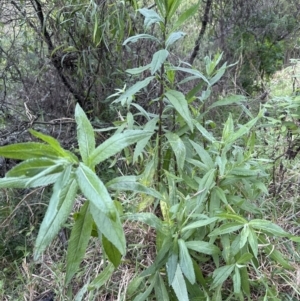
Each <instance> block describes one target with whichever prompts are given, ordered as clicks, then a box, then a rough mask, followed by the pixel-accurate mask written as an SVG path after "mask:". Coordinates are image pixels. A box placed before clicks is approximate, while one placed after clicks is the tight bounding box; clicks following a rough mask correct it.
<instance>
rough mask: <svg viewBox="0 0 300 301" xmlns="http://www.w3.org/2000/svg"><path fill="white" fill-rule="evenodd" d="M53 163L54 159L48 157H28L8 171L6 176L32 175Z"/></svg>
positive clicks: (54, 162)
mask: <svg viewBox="0 0 300 301" xmlns="http://www.w3.org/2000/svg"><path fill="white" fill-rule="evenodd" d="M55 164H56V161H55V160H53V159H49V158H33V159H28V160H26V161H24V162H21V163H19V164H18V165H16V166H15V167H13V168H12V169H11V170H10V171H8V172H7V174H6V177H22V176H25V177H33V176H36V175H37V174H39V173H40V172H42V171H44V170H45V169H47V168H49V167H51V166H54V165H55Z"/></svg>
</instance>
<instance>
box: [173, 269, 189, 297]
mask: <svg viewBox="0 0 300 301" xmlns="http://www.w3.org/2000/svg"><path fill="white" fill-rule="evenodd" d="M171 285H172V288H173V290H174V292H175V294H176V296H177V298H178V300H180V301H189V297H188V292H187V288H186V284H185V280H184V278H183V275H182V272H181V269H180V266H179V264H178V265H177V269H176V273H175V276H174V279H173V282H172V284H171Z"/></svg>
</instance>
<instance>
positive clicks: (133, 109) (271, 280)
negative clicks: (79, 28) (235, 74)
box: [0, 1, 300, 301]
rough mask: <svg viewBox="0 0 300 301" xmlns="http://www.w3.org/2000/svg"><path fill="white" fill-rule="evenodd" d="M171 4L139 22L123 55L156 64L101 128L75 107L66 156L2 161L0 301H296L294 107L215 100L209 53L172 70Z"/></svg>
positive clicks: (20, 152) (46, 146)
mask: <svg viewBox="0 0 300 301" xmlns="http://www.w3.org/2000/svg"><path fill="white" fill-rule="evenodd" d="M179 3H180V1H167V2H161V1H157V2H156V4H157V11H155V10H153V9H140V10H139V12H140V13H141V15H142V16H143V17H144V25H145V34H139V35H135V36H132V37H130V38H128V39H126V40H125V41H124V43H123V46H126V47H128V48H130V47H131V46H132V44H133V43H136V42H138V41H139V40H144V39H146V40H151V41H155V46H156V51H155V52H154V54H153V56H152V58H151V60H150V61H149V62H148V64H146V65H141V66H138V67H137V68H131V69H127V70H126V72H127V73H128V74H130V76H131V78H130V81H131V82H132V85H129V86H124V87H120V88H119V89H117V90H116V93H115V94H113V95H112V96H111V97H110V99H113V100H114V101H113V102H112V106H117V107H118V110H119V112H120V113H119V114H120V116H121V117H120V120H118V121H117V122H114V123H113V126H111V127H109V128H106V129H101V130H99V129H98V130H97V129H94V128H93V126H92V124H91V123H90V121H89V119H88V117H87V115H86V113H85V112H84V111H83V110H82V108H81V107H80V106H79V105H78V104H77V106H76V109H75V122H76V125H77V143H78V145H77V146H76V147H74V149H73V150H72V152H71V151H70V150H67V149H64V148H63V147H61V145H60V144H59V143H58V141H57V140H56V139H54V138H52V137H51V136H49V135H45V134H42V133H41V132H38V131H35V130H30V134H31V135H32V138H31V139H33V141H34V142H32V141H31V142H27V143H21V144H12V145H8V146H3V147H1V148H0V155H1V156H4V157H7V158H11V159H14V160H19V161H18V162H16V163H17V165H15V166H14V167H12V168H11V169H10V170H9V171H8V172H7V173H6V176H5V177H4V178H2V179H1V181H0V187H1V188H3V190H2V192H1V198H2V199H1V201H2V204H4V205H3V206H2V207H1V211H0V219H1V228H2V230H3V231H1V235H2V237H1V238H2V239H1V243H0V252H1V255H2V262H1V266H2V269H1V271H0V273H1V274H0V275H1V278H0V279H1V280H0V281H1V282H0V296H1V297H2V299H3V300H24V299H25V300H34V299H35V298H39V299H37V300H41V298H42V295H44V297H45V298H48V299H49V300H51V299H53V300H78V301H79V300H134V301H138V300H140V301H141V300H180V301H185V300H298V299H299V296H300V292H299V269H298V264H299V246H298V241H299V238H298V231H299V230H298V223H299V217H298V212H299V210H298V205H297V203H298V191H299V173H298V169H299V162H298V160H297V154H298V152H299V149H300V148H299V147H298V132H299V131H298V119H299V114H300V113H299V112H298V107H299V103H298V102H299V99H298V96H297V95H296V94H297V93H296V91H294V92H295V93H294V94H293V93H289V94H290V95H287V96H278V94H277V93H278V91H275V88H274V86H270V89H271V91H270V93H269V95H268V99H265V103H264V104H262V103H261V100H260V99H257V100H255V99H254V100H250V98H246V97H245V96H243V95H235V94H234V95H231V94H229V93H225V95H222V96H221V95H216V94H215V93H214V91H213V86H214V85H215V84H216V83H217V82H218V81H219V80H220V79H221V78H222V76H223V75H224V73H225V72H226V70H227V69H228V66H227V64H226V63H224V64H223V65H222V64H221V60H222V54H220V53H219V54H216V55H215V56H211V57H210V56H207V57H206V58H205V60H204V62H203V64H204V68H203V71H202V72H200V71H198V70H196V69H194V68H192V66H190V65H189V64H187V63H184V62H181V63H180V64H175V63H174V61H173V58H172V52H171V48H172V46H174V45H176V43H178V42H180V41H181V40H182V38H183V37H184V33H183V32H181V31H178V29H179V28H180V26H181V25H182V24H183V22H184V21H185V20H186V19H188V18H189V17H190V16H191V15H192V10H189V9H188V10H187V11H186V12H183V13H182V15H181V16H180V17H179V18H178V19H177V21H176V22H175V23H173V22H171V18H172V17H173V15H174V14H175V12H176V11H177V8H178V5H179ZM154 26H155V28H156V30H155V31H152V32H151V34H150V32H149V28H152V27H154ZM153 32H154V34H153ZM271 83H272V82H271ZM274 83H275V81H273V84H274ZM145 91H146V92H147V91H155V92H153V93H152V94H151V93H149V94H151V99H150V100H149V102H151V106H149V110H146V109H145V108H144V107H142V106H141V105H140V104H139V102H138V100H139V99H140V98H141V97H143V95H145V94H146V93H145ZM275 95H276V96H275ZM216 116H217V118H216ZM106 131H107V132H108V133H109V135H107V136H105V139H100V142H99V139H95V137H96V138H97V137H98V135H101V138H102V137H103V136H102V134H103V132H104V133H105V132H106ZM108 137H109V138H108ZM20 161H22V162H20ZM101 167H102V168H101ZM108 169H109V170H110V172H109V171H107V170H108ZM45 186H46V188H45ZM52 186H53V187H52ZM14 188H18V189H20V190H16V189H14ZM19 195H21V196H22V198H21V200H20V197H19ZM44 212H46V213H44ZM36 237H37V238H36Z"/></svg>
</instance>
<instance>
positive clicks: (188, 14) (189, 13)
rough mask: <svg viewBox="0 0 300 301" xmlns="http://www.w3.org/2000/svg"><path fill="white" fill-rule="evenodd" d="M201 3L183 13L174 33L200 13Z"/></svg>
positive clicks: (174, 27) (175, 25) (176, 23)
mask: <svg viewBox="0 0 300 301" xmlns="http://www.w3.org/2000/svg"><path fill="white" fill-rule="evenodd" d="M199 3H200V2H198V3H197V4H195V5H193V6H191V7H190V8H188V9H186V10H184V11H183V13H182V14H181V15H180V16H179V18H178V20H177V21H176V22H175V24H174V26H173V28H172V31H174V30H175V29H177V28H179V27H180V26H181V25H182V24H183V23H184V22H185V21H186V20H188V19H189V18H191V17H192V16H193V15H194V14H195V13H196V12H197V11H198V7H199Z"/></svg>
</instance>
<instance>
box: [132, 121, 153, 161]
mask: <svg viewBox="0 0 300 301" xmlns="http://www.w3.org/2000/svg"><path fill="white" fill-rule="evenodd" d="M158 120H159V118H158V117H154V118H152V119H151V120H150V121H148V122H147V123H146V124H145V126H144V130H145V131H151V132H153V133H154V131H155V128H156V127H157V122H158ZM150 138H151V136H150V135H149V136H148V137H146V138H144V139H141V140H139V141H138V142H137V144H136V147H135V149H134V154H133V162H136V161H137V159H138V157H139V155H140V154H141V153H142V152H143V150H144V149H145V147H146V145H147V143H148V142H149V140H150Z"/></svg>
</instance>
